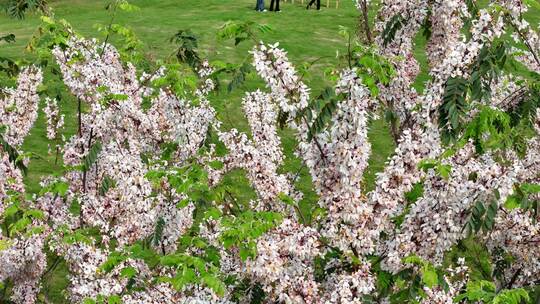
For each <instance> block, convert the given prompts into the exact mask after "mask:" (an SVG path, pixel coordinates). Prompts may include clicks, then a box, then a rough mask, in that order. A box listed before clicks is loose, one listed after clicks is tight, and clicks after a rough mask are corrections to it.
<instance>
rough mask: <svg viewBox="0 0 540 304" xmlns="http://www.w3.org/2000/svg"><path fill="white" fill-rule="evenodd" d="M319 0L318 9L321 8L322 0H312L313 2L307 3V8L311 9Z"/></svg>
mask: <svg viewBox="0 0 540 304" xmlns="http://www.w3.org/2000/svg"><path fill="white" fill-rule="evenodd" d="M315 1H317V10H321V0H311V2H310V3H309V4H308V5H307V7H306V9H309V8H310V7H311V6H312V5H313V3H315Z"/></svg>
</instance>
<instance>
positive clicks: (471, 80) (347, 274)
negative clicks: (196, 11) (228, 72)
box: [0, 0, 540, 303]
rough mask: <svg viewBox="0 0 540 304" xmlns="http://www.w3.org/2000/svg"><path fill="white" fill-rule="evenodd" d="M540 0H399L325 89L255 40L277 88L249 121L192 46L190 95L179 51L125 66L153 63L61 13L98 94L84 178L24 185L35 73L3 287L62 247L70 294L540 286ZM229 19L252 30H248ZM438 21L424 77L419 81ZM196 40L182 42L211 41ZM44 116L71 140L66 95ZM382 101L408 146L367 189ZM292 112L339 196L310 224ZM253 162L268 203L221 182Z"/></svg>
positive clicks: (71, 53)
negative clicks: (293, 167) (538, 4)
mask: <svg viewBox="0 0 540 304" xmlns="http://www.w3.org/2000/svg"><path fill="white" fill-rule="evenodd" d="M359 3H360V5H359V8H361V9H363V7H365V5H367V4H366V3H367V2H365V1H360V2H359ZM526 9H527V2H521V1H520V0H512V1H510V0H508V1H506V0H499V1H493V2H491V3H489V4H488V5H483V6H481V5H480V4H479V3H476V2H475V1H465V0H463V1H462V0H456V1H427V0H426V1H401V0H400V1H397V0H387V1H383V4H382V8H381V11H380V12H379V17H380V18H379V21H378V22H377V24H376V26H375V27H376V29H377V32H378V33H379V34H378V36H377V37H376V39H375V44H376V46H374V47H371V48H366V47H363V46H360V45H350V48H349V49H350V52H349V53H348V54H347V55H346V59H347V60H346V61H347V65H346V67H345V68H338V69H336V75H338V80H337V83H336V84H335V86H334V87H333V88H332V89H330V90H325V92H324V93H323V94H321V97H319V98H313V97H312V92H311V90H310V89H309V87H308V86H307V85H306V84H305V83H304V82H303V80H302V77H300V76H299V75H298V73H297V71H296V70H295V68H294V66H293V65H292V64H291V63H290V62H289V60H288V58H287V53H286V52H285V51H284V50H283V49H280V48H279V45H278V44H274V45H269V44H265V43H262V42H261V43H257V44H256V45H255V46H254V47H253V49H252V51H251V53H250V54H251V57H252V65H253V67H254V69H255V71H256V72H257V74H258V76H259V77H260V78H262V80H264V81H265V83H266V89H265V90H263V89H262V88H260V89H259V90H256V91H254V92H248V93H246V94H245V96H244V98H243V103H242V106H243V111H244V114H245V116H246V118H247V121H248V123H249V129H250V134H246V133H242V132H239V131H238V130H236V129H231V130H226V129H225V128H224V127H223V126H222V125H221V123H220V121H219V120H218V119H217V116H216V111H215V109H214V108H213V107H212V105H211V103H210V101H209V100H208V99H209V97H208V95H209V94H210V92H212V91H213V90H214V89H215V86H216V83H215V81H214V80H213V79H214V78H215V76H216V75H217V74H218V73H219V71H217V70H216V69H215V68H213V67H212V65H211V64H210V63H209V62H208V61H205V60H203V59H201V57H200V56H199V55H198V54H197V53H196V50H195V48H194V47H193V44H191V47H189V51H190V53H189V54H190V55H189V58H191V59H189V62H188V63H189V65H190V67H191V68H192V69H193V70H195V72H196V74H197V77H198V81H197V82H198V84H197V86H196V88H195V89H194V90H193V92H191V91H189V92H185V91H184V92H181V91H179V90H178V88H179V87H178V85H177V84H178V81H179V80H178V79H177V77H175V76H174V75H176V74H174V73H175V70H174V67H175V66H163V67H157V68H156V69H155V70H154V71H151V72H148V71H146V72H140V71H138V70H137V68H136V64H137V62H134V63H129V62H128V63H126V62H123V60H122V58H138V57H135V56H134V57H129V56H123V55H125V54H124V53H123V51H122V50H121V51H118V50H117V49H116V48H115V47H114V46H112V45H111V44H110V43H107V41H105V42H103V43H102V42H99V41H98V40H95V39H92V40H89V39H85V38H83V37H81V36H79V35H77V34H76V33H74V32H73V30H72V29H71V28H70V27H69V26H68V25H67V24H66V23H65V22H61V21H54V20H53V19H51V18H44V21H45V23H46V29H47V31H45V32H47V33H49V34H51V33H52V34H51V35H54V36H55V38H57V39H52V40H49V41H53V42H52V43H50V44H48V46H49V47H50V49H51V53H52V55H53V57H54V59H55V61H56V63H57V64H58V66H59V69H60V71H61V74H62V79H63V82H64V83H65V85H66V86H67V87H68V88H69V90H70V92H71V93H72V94H73V95H74V96H75V97H76V98H77V99H78V105H79V117H78V119H79V129H78V132H77V134H75V135H73V136H72V137H71V138H69V139H66V140H64V141H63V143H62V144H61V145H59V146H58V149H59V151H60V152H61V154H62V157H63V163H64V165H65V169H66V173H65V174H64V175H62V176H61V177H57V178H52V177H48V178H45V179H43V181H42V190H41V192H40V193H39V194H37V195H34V196H29V195H26V196H25V195H24V185H23V183H22V176H23V171H24V170H25V168H26V167H25V165H26V162H27V159H26V158H25V157H24V154H22V153H21V152H20V151H19V150H20V146H21V144H22V142H23V139H24V137H25V135H26V134H27V133H28V132H29V130H30V128H31V126H32V124H33V121H34V120H35V118H36V115H37V110H38V103H39V96H38V94H37V87H38V85H39V83H40V82H41V72H40V71H39V70H38V69H37V68H34V67H31V68H27V69H24V70H23V71H22V72H21V73H20V75H19V83H18V86H17V88H16V89H10V90H6V94H4V95H5V96H4V97H3V99H1V100H0V114H1V115H0V125H3V126H4V127H3V129H2V148H1V149H0V155H1V156H2V158H1V159H2V162H1V163H0V198H2V204H0V215H2V217H1V221H2V223H3V224H4V226H5V227H6V228H5V229H3V230H2V233H1V234H0V265H6V267H3V268H1V269H0V282H4V283H3V284H4V285H3V286H4V290H9V297H10V299H11V300H12V301H14V302H16V303H34V302H36V299H37V295H38V294H39V291H40V283H41V277H42V275H43V273H44V272H47V265H46V259H45V252H46V251H47V250H50V251H51V252H53V253H54V254H55V255H56V256H58V257H61V258H63V260H64V261H65V263H66V264H67V266H68V268H69V276H70V286H69V288H68V296H69V300H70V301H71V302H85V303H105V302H108V303H120V302H126V303H263V302H264V303H454V302H456V301H457V302H459V301H462V302H471V303H477V302H482V303H523V302H525V301H532V300H533V297H534V289H535V286H536V285H538V281H539V280H540V260H539V258H540V252H539V248H540V247H539V246H538V243H539V242H540V236H539V234H538V233H539V231H540V227H539V224H538V220H539V214H538V209H539V206H538V201H537V199H538V193H540V184H539V181H538V172H540V171H538V169H537V167H538V166H539V160H540V157H539V155H537V151H538V148H539V146H540V144H539V140H540V137H539V136H538V132H539V131H540V114H538V111H537V107H538V105H539V104H540V102H539V100H538V96H539V95H538V93H539V92H538V90H539V83H538V73H539V72H540V61H539V60H538V51H539V50H540V42H539V41H540V40H539V38H538V34H537V32H536V31H535V29H534V28H533V27H531V26H530V25H529V24H528V23H527V22H526V20H525V19H524V18H523V17H522V16H523V13H524V12H525V11H526ZM232 29H234V30H232ZM227 31H229V32H228V33H227V36H231V37H234V36H235V35H238V36H237V37H236V38H237V39H238V37H245V36H246V35H247V36H251V35H252V32H250V29H249V28H248V27H247V26H245V27H242V26H239V27H234V26H231V24H229V25H228V27H227ZM420 31H423V32H424V33H426V39H427V45H426V50H425V51H426V54H427V59H428V69H429V71H428V72H429V76H430V79H429V81H427V83H425V85H424V87H425V89H424V90H423V92H418V91H417V90H416V89H414V87H413V84H414V83H415V81H416V77H417V76H418V75H419V73H420V66H419V64H418V62H417V60H416V59H415V57H414V54H413V51H414V39H415V37H416V36H417V33H418V32H420ZM184 34H185V32H180V33H179V34H178V37H177V39H193V38H192V36H189V35H188V37H186V36H185V35H184ZM349 35H350V34H349ZM244 39H245V38H244ZM182 41H184V40H182ZM237 41H238V40H237ZM195 45H196V44H195ZM182 48H184V49H185V48H186V43H185V41H184V44H183V45H182ZM129 51H130V50H127V52H129ZM182 54H184V52H182ZM179 58H180V59H181V58H183V57H182V56H179ZM195 59H196V60H195ZM516 66H520V67H524V68H526V69H527V71H528V73H526V74H525V75H524V73H518V72H516V69H515V67H516ZM531 75H532V76H531ZM180 88H181V89H182V88H183V87H181V86H180ZM186 91H187V90H186ZM83 106H84V107H85V108H86V109H87V110H86V111H83ZM44 112H45V114H46V115H47V122H48V129H47V136H48V137H49V138H50V139H51V140H55V141H56V142H58V140H59V139H58V136H57V132H58V131H57V130H58V128H61V126H62V122H63V118H62V117H61V116H60V115H59V111H58V109H57V106H56V101H54V100H51V99H46V106H45V108H44ZM381 113H382V114H384V116H385V117H386V118H387V121H388V123H389V126H390V129H391V135H392V136H393V138H394V140H395V142H396V145H397V147H396V150H395V153H394V155H392V157H391V158H390V159H389V160H388V162H387V164H386V167H385V168H384V170H383V171H382V172H380V173H378V174H377V177H376V181H375V188H374V190H372V191H369V192H368V191H367V190H366V189H365V187H364V171H365V170H366V168H367V167H368V160H369V158H370V155H371V153H372V151H371V145H370V141H369V138H368V132H367V131H368V128H369V123H370V120H371V119H373V118H374V117H376V116H378V115H379V114H381ZM285 127H286V128H290V129H291V130H293V132H294V134H295V137H296V140H297V142H298V146H297V149H296V156H297V157H298V158H299V159H300V160H302V162H303V163H304V164H305V166H306V167H307V168H308V170H309V175H310V177H311V180H312V185H313V189H314V190H315V192H316V194H317V197H318V202H317V203H318V206H319V207H320V210H324V212H320V213H317V214H314V216H313V220H312V221H308V220H306V218H305V215H304V210H302V208H300V205H299V202H300V201H301V200H302V197H303V194H302V193H301V192H300V191H299V190H298V189H297V188H296V187H295V183H296V179H297V178H298V176H297V175H295V174H293V173H292V172H283V169H282V165H283V161H284V157H285V156H284V152H283V150H282V147H281V138H280V136H279V135H278V130H279V128H285ZM234 169H243V171H244V172H245V175H246V177H247V178H248V179H249V182H250V184H251V186H252V187H253V189H254V190H255V193H256V195H257V199H255V200H252V201H251V202H249V204H245V205H240V204H238V203H237V201H236V200H235V199H234V197H230V196H231V195H230V193H226V191H225V190H224V189H223V187H222V183H221V181H222V178H223V177H224V176H225V175H226V174H227V173H228V172H230V171H231V170H234ZM472 250H484V251H485V252H484V253H483V254H482V255H481V256H479V255H476V256H474V255H472V254H471V251H472ZM8 287H9V288H8Z"/></svg>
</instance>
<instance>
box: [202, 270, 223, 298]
mask: <svg viewBox="0 0 540 304" xmlns="http://www.w3.org/2000/svg"><path fill="white" fill-rule="evenodd" d="M202 281H203V282H204V284H206V286H208V287H210V288H211V289H212V290H213V291H214V292H215V293H216V294H217V295H218V296H223V295H224V294H225V290H226V288H227V287H226V286H225V283H223V282H222V281H221V280H219V279H218V278H216V277H214V276H212V275H209V274H207V275H204V276H203V277H202Z"/></svg>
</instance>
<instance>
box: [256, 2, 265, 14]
mask: <svg viewBox="0 0 540 304" xmlns="http://www.w3.org/2000/svg"><path fill="white" fill-rule="evenodd" d="M255 10H256V11H257V12H264V0H257V6H255Z"/></svg>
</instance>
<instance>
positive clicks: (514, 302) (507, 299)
mask: <svg viewBox="0 0 540 304" xmlns="http://www.w3.org/2000/svg"><path fill="white" fill-rule="evenodd" d="M530 300H531V299H530V297H529V294H528V293H527V291H526V290H525V289H523V288H517V289H512V290H508V289H505V290H502V291H501V292H499V294H498V295H497V296H496V297H495V298H494V299H493V304H520V303H523V302H522V301H526V302H528V301H530Z"/></svg>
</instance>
